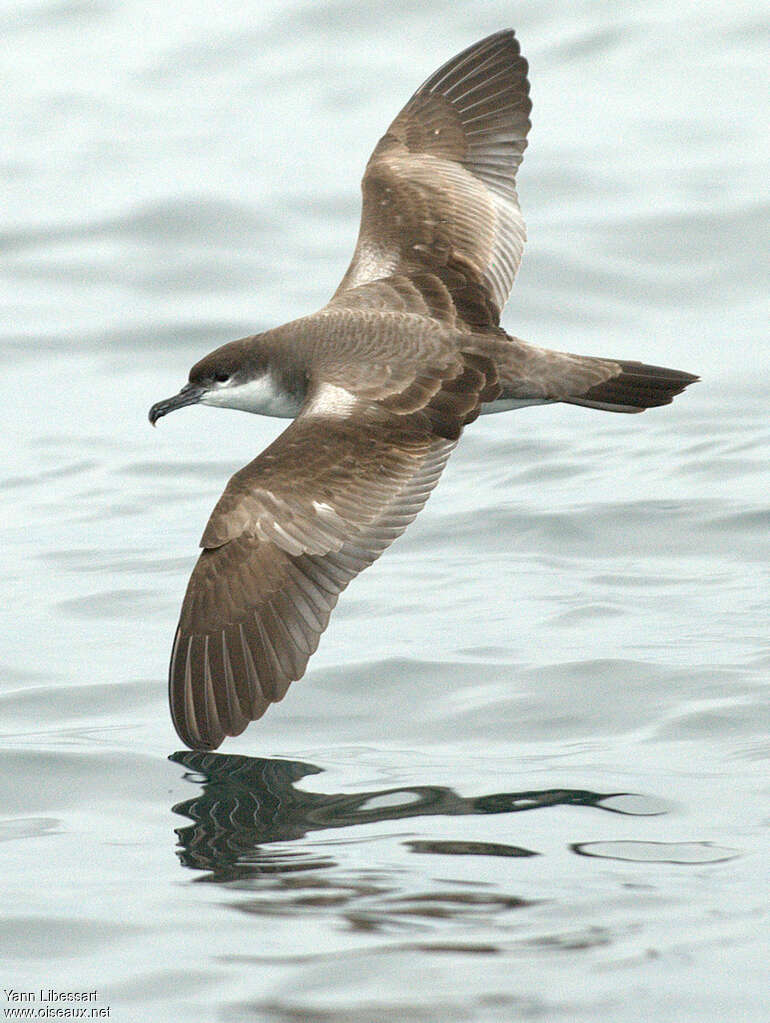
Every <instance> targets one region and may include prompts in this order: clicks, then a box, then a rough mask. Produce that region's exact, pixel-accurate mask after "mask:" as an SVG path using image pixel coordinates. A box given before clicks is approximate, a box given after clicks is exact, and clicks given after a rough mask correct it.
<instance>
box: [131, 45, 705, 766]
mask: <svg viewBox="0 0 770 1023" xmlns="http://www.w3.org/2000/svg"><path fill="white" fill-rule="evenodd" d="M527 70H528V68H527V62H526V61H525V60H524V58H523V57H522V56H521V54H520V50H519V46H518V43H517V41H516V39H515V37H514V33H513V32H512V31H502V32H497V33H495V34H494V35H491V36H489V37H488V38H486V39H483V40H481V42H478V43H476V44H474V45H473V46H471V47H469V48H468V49H467V50H464V51H463V52H462V53H460V54H459V55H458V56H456V57H454V58H452V60H450V61H449V62H448V63H447V64H445V65H444V66H443V67H441V68H440V69H439V70H438V71H436V72H435V74H433V75H432V76H431V77H430V78H429V79H428V80H427V81H426V82H425V84H424V85H423V86H421V88H419V89H418V90H417V92H416V93H415V94H414V96H413V97H412V98H411V99H410V100H409V102H408V103H407V105H406V106H405V107H404V109H403V110H402V111H401V113H400V114H399V115H398V117H396V119H395V121H393V123H392V124H391V126H390V127H389V128H388V130H387V132H386V133H385V134H384V135H383V137H382V138H381V139H380V141H379V143H378V144H377V146H376V148H375V150H374V152H373V153H372V156H371V158H370V160H369V163H368V164H367V167H366V172H365V174H364V178H363V183H362V189H363V210H362V215H361V226H360V231H359V236H358V242H357V244H356V248H355V252H354V253H353V260H352V262H351V264H350V266H349V267H348V270H347V272H346V274H345V276H344V277H343V278H342V282H341V284H340V286H339V287H338V289H337V291H336V292H335V294H334V296H333V297H332V299H331V301H330V302H329V303H328V304H327V305H326V306H324V307H323V309H321V310H320V311H319V312H316V313H313V314H312V315H311V316H304V317H302V318H301V319H298V320H294V321H293V322H291V323H287V324H285V325H284V326H281V327H276V328H274V329H272V330H268V331H266V332H265V333H263V334H255V335H254V336H252V337H247V338H243V339H242V340H239V341H232V342H230V343H229V344H226V345H223V346H222V347H221V348H218V349H216V351H214V352H212V353H211V354H210V355H207V356H206V357H205V358H203V359H201V361H200V362H198V363H197V364H196V365H195V366H193V368H192V369H191V371H190V375H189V382H188V383H187V384H185V386H184V387H183V388H182V389H181V391H180V392H179V393H178V394H177V395H175V396H174V397H172V398H168V399H166V400H165V401H161V402H158V403H157V404H156V405H153V407H152V408H151V409H150V421H151V422H152V423H153V424H155V422H156V421H157V420H158V419H160V417H161V416H164V415H166V413H168V412H171V411H173V410H174V409H178V408H182V407H183V406H184V405H192V404H194V403H197V402H201V403H203V404H206V405H219V406H222V407H225V408H237V409H243V410H244V411H246V412H255V413H258V414H261V415H268V416H280V417H286V418H289V419H293V422H292V423H291V425H290V426H289V427H288V428H287V429H286V430H285V431H284V432H283V433H282V434H281V435H280V436H279V437H278V439H277V440H276V441H275V442H274V443H273V444H271V445H270V446H269V447H268V448H267V449H266V450H265V451H263V452H262V454H261V455H259V457H257V458H256V459H255V460H254V461H253V462H251V463H249V465H247V466H245V468H243V469H241V470H240V471H239V472H237V473H236V474H235V475H234V476H233V478H232V479H231V480H230V482H229V483H228V485H227V487H226V489H225V491H224V493H223V494H222V497H221V498H220V499H219V502H218V503H217V505H216V507H215V508H214V511H213V513H212V515H211V518H210V519H209V522H208V525H207V526H206V529H205V531H204V533H203V538H202V540H201V547H202V548H203V551H202V553H201V555H200V559H199V560H198V562H197V564H196V566H195V569H194V570H193V573H192V577H191V578H190V583H189V585H188V587H187V593H186V595H185V598H184V603H183V605H182V611H181V616H180V619H179V626H178V628H177V631H176V637H175V639H174V644H173V650H172V653H171V666H170V670H169V699H170V704H171V715H172V718H173V721H174V725H175V727H176V730H177V732H178V733H179V736H180V738H181V739H182V740H183V741H184V742H185V743H186V744H187V745H188V746H191V747H193V748H195V749H202V750H209V749H216V747H217V746H219V744H220V743H221V742H222V740H223V739H224V737H225V736H227V735H238V734H240V733H241V732H242V731H243V730H244V728H245V727H246V726H247V724H248V723H249V722H250V721H254V720H256V719H257V718H259V717H261V715H262V714H264V712H265V711H266V710H267V708H268V706H269V705H270V704H271V703H273V702H275V701H277V700H280V699H282V698H283V696H284V695H285V693H286V690H287V689H288V687H289V684H290V683H291V682H292V681H294V680H296V679H299V678H301V676H302V675H303V674H304V672H305V669H306V667H307V662H308V659H309V658H310V655H311V654H312V653H313V652H314V651H315V649H316V647H317V646H318V641H319V637H320V635H321V633H322V632H323V631H324V629H325V628H326V626H327V624H328V622H329V616H330V614H331V612H332V609H333V608H334V605H335V604H336V603H337V599H338V597H339V595H340V593H341V592H342V590H344V589H345V587H346V586H347V585H348V583H349V582H350V580H351V579H353V577H354V576H356V575H357V574H358V573H359V572H361V571H362V570H363V569H364V568H366V567H367V566H369V565H371V564H372V562H373V561H375V559H376V558H378V557H379V556H380V554H382V552H383V551H384V550H385V548H386V547H388V546H389V545H390V544H391V543H392V542H393V541H394V540H395V539H396V537H398V536H400V535H401V533H403V531H404V530H405V529H406V527H407V526H408V525H409V523H410V522H411V521H412V520H413V519H414V517H415V516H416V515H417V513H418V512H419V511H420V509H421V508H422V507H423V505H424V504H425V502H426V500H427V499H428V495H429V494H430V492H431V491H432V489H433V487H434V486H435V485H436V482H437V481H438V478H439V476H440V475H441V471H442V469H443V468H444V466H445V464H446V462H447V459H448V458H449V455H450V454H451V452H452V450H453V449H454V447H455V445H456V444H457V441H458V439H459V437H460V434H461V433H462V431H463V427H465V426H466V425H467V424H468V423H470V422H472V421H473V420H474V419H476V418H477V416H479V415H483V414H485V413H488V412H503V411H507V410H509V409H515V408H520V407H522V406H525V405H543V404H548V403H550V402H567V403H569V404H572V405H583V406H588V407H589V408H594V409H603V410H605V411H608V412H641V411H643V410H644V409H646V408H651V407H653V406H657V405H666V404H668V403H669V402H670V401H671V399H672V398H673V396H674V395H676V394H679V393H680V392H681V391H683V390H684V388H685V387H686V386H687V385H688V384H690V383H692V382H693V381H694V380H696V379H697V377H695V376H693V375H692V374H690V373H682V372H680V371H678V370H672V369H664V368H662V367H659V366H648V365H645V364H643V363H639V362H628V361H625V360H622V359H611V358H594V357H592V356H585V355H570V354H565V353H562V352H554V351H549V350H548V349H545V348H538V347H535V346H534V345H530V344H527V343H526V342H524V341H521V340H519V339H518V338H515V337H511V336H510V335H509V334H507V333H506V331H505V330H503V328H502V327H501V326H500V313H501V311H502V309H503V306H504V305H505V302H506V300H507V298H508V294H509V292H510V289H511V285H512V284H513V280H514V277H515V276H516V271H517V270H518V267H519V263H520V260H521V254H522V249H523V246H524V238H525V228H524V221H523V219H522V216H521V212H520V209H519V202H518V197H517V194H516V187H515V175H516V170H517V168H518V166H519V164H520V163H521V159H522V155H523V153H524V149H525V147H526V144H527V141H526V138H527V132H528V130H529V127H530V121H529V114H530V111H531V108H532V104H531V102H530V99H529V82H528V81H527Z"/></svg>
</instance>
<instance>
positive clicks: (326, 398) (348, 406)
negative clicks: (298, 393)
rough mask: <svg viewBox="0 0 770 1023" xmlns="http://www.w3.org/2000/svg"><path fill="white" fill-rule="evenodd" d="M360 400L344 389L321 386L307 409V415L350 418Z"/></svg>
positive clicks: (333, 386) (332, 385)
mask: <svg viewBox="0 0 770 1023" xmlns="http://www.w3.org/2000/svg"><path fill="white" fill-rule="evenodd" d="M357 403H358V398H356V396H355V395H354V394H351V393H350V391H347V390H345V388H344V387H337V386H336V385H335V384H321V386H320V387H319V388H318V390H317V391H316V393H315V394H314V395H313V397H312V398H311V400H310V403H309V404H308V406H307V407H306V409H305V415H308V414H309V415H316V416H318V415H320V416H348V415H350V413H351V412H352V411H353V409H354V408H355V407H356V404H357Z"/></svg>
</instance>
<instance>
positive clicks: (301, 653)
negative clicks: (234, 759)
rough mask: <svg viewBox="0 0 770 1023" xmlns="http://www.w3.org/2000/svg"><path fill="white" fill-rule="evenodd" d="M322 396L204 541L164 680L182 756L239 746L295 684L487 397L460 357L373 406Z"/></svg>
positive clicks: (486, 371)
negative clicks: (336, 611) (341, 601)
mask: <svg viewBox="0 0 770 1023" xmlns="http://www.w3.org/2000/svg"><path fill="white" fill-rule="evenodd" d="M330 390H331V391H333V392H335V393H333V394H332V395H328V396H325V395H324V391H323V389H321V391H320V392H319V393H318V394H317V395H315V396H314V397H313V399H312V400H311V402H310V403H309V404H308V407H307V409H306V410H305V411H304V412H303V413H302V414H301V415H300V416H299V417H298V418H297V419H296V420H295V421H294V422H293V423H292V424H291V426H289V427H288V429H287V430H285V431H284V432H283V433H282V434H281V435H280V437H278V439H277V440H276V441H275V442H274V443H273V444H271V445H270V447H268V448H267V449H266V450H265V451H263V452H262V454H261V455H259V457H258V458H256V459H255V460H254V461H253V462H251V463H250V464H249V465H247V466H246V467H245V468H244V469H241V470H240V472H238V473H236V474H235V476H233V478H232V479H231V480H230V482H229V484H228V485H227V488H226V489H225V492H224V493H223V495H222V497H221V498H220V500H219V502H218V504H217V506H216V508H215V509H214V511H213V513H212V516H211V519H210V520H209V523H208V525H207V527H206V530H205V532H204V534H203V539H202V541H201V546H202V547H203V548H204V550H203V552H202V554H201V556H200V559H199V560H198V563H197V565H196V566H195V569H194V570H193V573H192V577H191V579H190V583H189V586H188V588H187V594H186V596H185V599H184V603H183V606H182V612H181V616H180V620H179V627H178V629H177V633H176V638H175V641H174V647H173V651H172V655H171V666H170V672H169V698H170V703H171V715H172V718H173V720H174V725H175V727H176V730H177V732H178V733H179V736H180V737H181V738H182V740H183V741H184V742H185V743H187V745H189V746H192V747H193V748H196V749H215V748H216V747H217V746H218V745H219V744H220V743H221V742H222V739H223V738H224V737H225V736H226V735H238V734H239V733H240V732H242V731H243V729H244V728H245V727H246V725H247V724H248V723H249V721H252V720H254V719H256V718H258V717H261V715H262V714H264V712H265V710H267V707H268V706H269V704H270V703H272V702H274V701H276V700H280V699H281V698H282V697H283V696H284V694H285V693H286V690H287V688H288V686H289V683H290V682H292V681H294V680H296V679H298V678H301V676H302V675H303V674H304V672H305V668H306V666H307V662H308V659H309V657H310V655H311V654H312V653H313V652H314V651H315V649H316V647H317V645H318V641H319V637H320V635H321V633H322V632H323V631H324V629H325V628H326V626H327V624H328V621H329V616H330V614H331V612H332V609H333V608H334V605H335V604H336V603H337V598H338V596H339V594H340V593H341V592H342V590H344V589H345V587H346V586H347V585H348V583H349V582H350V580H351V579H352V578H353V577H354V576H355V575H357V574H358V573H359V572H361V571H362V570H363V569H364V568H366V567H367V566H368V565H371V564H372V562H373V561H375V559H376V558H378V557H379V556H380V554H381V553H382V552H383V551H384V550H385V548H386V547H388V546H389V545H390V544H391V543H392V542H393V540H395V539H396V537H398V536H400V535H401V533H403V531H404V530H405V529H406V527H407V526H408V525H409V523H410V522H411V521H412V520H413V519H414V517H415V516H416V515H417V513H418V512H419V511H420V509H421V508H422V507H423V505H424V504H425V502H426V501H427V499H428V495H429V494H430V492H431V490H432V489H433V487H434V486H435V484H436V482H437V481H438V478H439V476H440V474H441V471H442V470H443V468H444V465H445V464H446V461H447V459H448V458H449V455H450V453H451V451H452V449H453V448H454V446H455V444H456V442H457V437H458V436H459V434H460V432H461V430H462V427H463V425H464V424H465V423H466V422H469V421H471V420H472V419H474V418H475V417H476V415H477V414H478V411H479V407H480V405H481V404H482V403H483V402H484V401H487V400H490V398H492V397H494V396H495V395H496V394H498V393H499V385H498V384H497V376H496V373H495V370H494V367H493V366H492V364H491V363H490V362H489V360H486V359H484V358H483V357H481V356H478V355H475V354H473V353H460V357H459V358H458V359H457V361H456V363H454V364H447V365H443V366H441V367H439V369H437V370H436V371H435V372H434V373H432V374H431V373H430V372H429V371H427V370H426V373H425V375H424V376H423V377H422V378H421V379H420V380H419V381H416V382H413V383H412V384H411V385H410V386H408V387H406V388H405V390H404V391H403V393H402V394H401V395H392V394H390V395H388V396H387V397H385V398H383V400H382V401H381V402H377V401H371V400H361V399H353V398H352V396H351V402H350V404H349V405H348V407H346V408H345V409H344V411H343V410H341V409H340V405H339V403H340V395H339V393H338V392H339V389H338V388H330ZM298 467H301V472H298V471H297V470H298Z"/></svg>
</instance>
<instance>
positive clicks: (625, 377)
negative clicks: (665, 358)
mask: <svg viewBox="0 0 770 1023" xmlns="http://www.w3.org/2000/svg"><path fill="white" fill-rule="evenodd" d="M597 361H599V360H597ZM601 361H602V362H604V360H601ZM612 362H614V363H615V365H617V366H620V368H621V370H622V372H621V373H619V374H617V376H613V377H610V379H609V380H603V381H602V382H601V383H598V384H594V385H593V386H592V387H589V388H588V390H586V391H584V392H583V393H582V394H575V395H574V396H573V395H570V396H569V397H564V398H562V399H561V400H562V401H564V402H567V404H569V405H584V406H586V407H587V408H598V409H603V410H604V411H606V412H644V410H645V409H646V408H655V407H656V406H658V405H670V404H671V402H672V401H673V399H674V398H675V396H676V395H677V394H681V393H682V391H683V390H684V389H685V387H687V386H688V385H689V384H692V383H695V381H696V380H698V379H699V377H697V376H694V375H693V374H692V373H683V372H682V371H681V370H678V369H667V368H666V367H665V366H647V365H645V363H643V362H625V361H624V360H622V359H613V360H612Z"/></svg>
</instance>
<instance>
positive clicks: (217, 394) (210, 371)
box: [149, 336, 299, 426]
mask: <svg viewBox="0 0 770 1023" xmlns="http://www.w3.org/2000/svg"><path fill="white" fill-rule="evenodd" d="M198 404H201V405H218V406H220V407H222V408H235V409H241V410H242V411H244V412H255V413H257V414H260V415H268V416H282V417H289V418H291V417H293V416H295V415H296V414H297V412H298V411H299V403H298V400H297V396H296V395H294V394H292V393H288V392H286V391H285V390H284V389H283V387H282V386H281V385H280V384H279V382H278V380H277V378H276V373H275V372H274V371H273V367H271V363H270V359H269V358H267V356H266V355H265V353H264V352H262V351H261V349H260V344H259V339H258V337H256V336H255V337H248V338H243V339H242V340H240V341H230V342H229V343H228V344H226V345H222V347H221V348H217V349H216V350H215V351H213V352H210V353H209V354H208V355H206V356H205V357H204V358H202V359H201V360H200V362H196V364H195V365H194V366H193V368H192V369H191V370H190V375H189V379H188V381H187V383H186V384H185V385H184V387H183V388H182V389H181V391H179V393H178V394H175V395H173V396H172V397H171V398H166V399H164V400H163V401H159V402H157V403H156V404H155V405H153V406H152V408H151V409H150V413H149V419H150V422H151V423H152V425H153V426H154V425H155V424H156V423H157V421H158V420H159V419H160V418H161V416H165V415H167V414H168V413H169V412H174V411H175V410H176V409H178V408H183V407H184V406H185V405H198Z"/></svg>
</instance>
